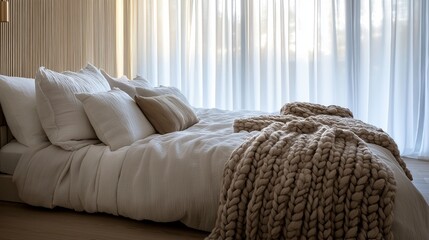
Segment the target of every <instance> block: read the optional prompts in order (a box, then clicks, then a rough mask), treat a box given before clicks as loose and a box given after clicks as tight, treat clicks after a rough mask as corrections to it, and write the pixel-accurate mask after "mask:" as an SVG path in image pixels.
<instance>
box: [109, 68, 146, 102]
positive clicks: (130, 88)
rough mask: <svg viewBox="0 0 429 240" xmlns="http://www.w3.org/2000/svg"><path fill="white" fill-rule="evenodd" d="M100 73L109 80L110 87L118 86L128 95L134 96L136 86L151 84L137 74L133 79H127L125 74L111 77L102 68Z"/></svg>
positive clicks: (144, 86)
mask: <svg viewBox="0 0 429 240" xmlns="http://www.w3.org/2000/svg"><path fill="white" fill-rule="evenodd" d="M101 74H103V76H104V77H105V78H106V80H107V82H109V85H110V87H111V88H112V89H113V88H115V87H116V88H119V89H121V90H122V91H124V92H126V93H127V94H128V95H129V96H130V97H132V98H133V97H134V96H135V95H136V87H143V88H152V87H153V86H152V85H151V84H150V83H149V81H147V80H146V79H144V78H143V77H140V76H137V77H136V78H134V80H129V79H128V78H127V77H126V76H122V77H120V78H114V77H111V76H110V75H109V74H107V73H106V72H105V71H104V70H103V69H101Z"/></svg>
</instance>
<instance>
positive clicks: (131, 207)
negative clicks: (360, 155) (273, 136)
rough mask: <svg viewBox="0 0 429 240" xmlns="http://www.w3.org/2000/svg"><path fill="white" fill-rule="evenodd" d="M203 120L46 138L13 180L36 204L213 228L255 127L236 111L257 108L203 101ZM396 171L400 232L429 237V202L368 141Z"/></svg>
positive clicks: (388, 157)
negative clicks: (109, 136)
mask: <svg viewBox="0 0 429 240" xmlns="http://www.w3.org/2000/svg"><path fill="white" fill-rule="evenodd" d="M197 115H198V117H199V118H200V122H199V123H198V124H196V125H194V126H193V127H191V128H189V129H187V130H185V131H181V132H175V133H171V134H166V135H152V136H150V137H148V138H145V139H142V140H139V141H137V142H135V143H134V144H132V145H131V146H127V147H123V148H121V149H119V150H116V151H113V152H112V151H110V149H109V147H107V146H105V145H101V144H100V145H91V146H87V147H84V148H81V149H79V150H77V151H73V152H70V151H65V150H62V149H61V148H58V147H56V146H53V145H49V144H46V145H43V146H40V147H38V148H34V149H32V150H30V151H28V152H27V153H26V154H24V155H23V156H22V158H21V160H20V162H19V164H18V166H17V168H16V170H15V174H14V181H15V182H16V184H17V187H18V191H19V194H20V197H21V199H22V200H23V201H24V202H26V203H28V204H31V205H35V206H43V207H47V208H53V207H55V206H61V207H66V208H71V209H74V210H77V211H86V212H105V213H110V214H114V215H121V216H125V217H129V218H132V219H137V220H142V219H148V220H153V221H157V222H171V221H181V222H183V223H184V224H186V225H187V226H189V227H192V228H196V229H200V230H205V231H210V230H211V229H212V228H213V227H214V224H215V221H216V213H217V206H218V197H219V196H218V195H219V192H220V187H221V184H222V175H223V168H224V164H225V162H226V161H227V160H228V158H229V156H230V154H231V152H232V151H233V150H234V149H235V148H236V147H237V146H238V145H240V144H241V143H242V142H243V141H244V140H245V139H247V138H248V137H250V136H252V135H253V134H257V133H256V132H254V133H247V132H241V133H233V129H232V122H233V120H234V119H236V118H242V117H245V116H252V115H259V113H256V112H228V111H221V110H217V109H210V110H208V109H199V110H197ZM370 148H371V150H372V151H373V153H375V154H377V155H378V156H379V157H380V159H381V160H382V161H384V162H385V163H386V164H388V166H389V167H390V168H391V169H392V170H393V171H394V174H395V179H396V182H397V195H396V202H395V209H394V214H395V220H394V224H393V233H394V235H395V238H396V239H429V237H428V236H429V208H428V205H427V203H426V202H425V200H424V199H423V197H422V196H421V194H420V193H419V192H418V191H417V189H416V188H415V187H414V186H413V184H412V183H411V182H410V181H409V180H408V179H407V178H406V176H405V174H404V173H403V172H402V170H401V168H400V167H399V165H398V164H397V163H396V161H395V160H394V158H393V156H392V155H391V154H390V152H388V151H387V150H386V149H384V148H381V147H378V146H375V145H370Z"/></svg>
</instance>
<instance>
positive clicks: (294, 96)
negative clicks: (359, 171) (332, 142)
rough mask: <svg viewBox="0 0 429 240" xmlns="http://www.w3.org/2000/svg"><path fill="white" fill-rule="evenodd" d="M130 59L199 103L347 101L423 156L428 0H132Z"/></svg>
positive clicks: (428, 152) (264, 106) (427, 116)
mask: <svg viewBox="0 0 429 240" xmlns="http://www.w3.org/2000/svg"><path fill="white" fill-rule="evenodd" d="M133 4H134V5H133V8H132V9H133V10H132V13H133V14H131V15H132V18H133V25H132V26H133V28H134V31H131V33H132V34H134V35H133V36H132V39H134V40H133V41H135V45H133V46H134V49H133V51H132V52H133V53H134V54H135V55H134V56H133V57H132V59H134V60H133V61H132V63H133V64H134V66H135V69H136V73H138V74H140V75H143V76H145V77H147V78H148V79H149V80H150V81H152V82H153V83H154V84H161V85H173V86H176V87H178V88H180V89H181V90H182V91H183V93H184V94H185V95H186V96H187V97H188V98H189V100H190V102H191V103H192V104H193V105H195V106H197V107H218V108H224V109H251V110H253V109H254V110H263V111H278V110H279V109H280V107H281V106H282V105H283V104H284V103H287V102H292V101H309V102H315V103H321V104H336V105H341V106H345V107H348V108H350V109H351V110H352V111H353V112H354V113H355V117H356V118H359V119H361V120H363V121H367V122H370V123H372V124H374V125H376V126H379V127H381V128H383V129H384V130H386V131H387V132H389V133H390V134H391V135H392V137H394V138H395V139H396V140H397V142H398V145H399V146H400V149H401V151H402V153H403V154H405V155H410V156H414V157H419V158H429V83H428V79H429V67H428V56H429V43H428V42H429V37H428V34H429V17H428V13H429V4H428V3H427V1H425V0H414V1H413V0H384V1H383V0H365V1H363V0H362V1H358V0H355V1H346V0H338V1H333V0H331V1H327V0H324V1H322V0H312V1H310V0H304V1H302V0H300V1H297V0H295V1H292V0H291V1H286V0H285V1H281V0H264V1H256V0H249V1H247V0H217V1H212V0H200V1H198V0H196V1H191V0H189V1H183V0H145V1H134V2H133Z"/></svg>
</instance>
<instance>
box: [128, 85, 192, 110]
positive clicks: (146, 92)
mask: <svg viewBox="0 0 429 240" xmlns="http://www.w3.org/2000/svg"><path fill="white" fill-rule="evenodd" d="M136 91H137V95H139V96H142V97H155V96H161V95H167V94H172V95H174V96H176V97H178V98H179V99H180V100H182V102H184V103H186V104H187V105H188V106H191V105H190V104H189V102H188V99H186V97H185V96H184V95H183V94H182V92H180V90H179V89H178V88H175V87H165V86H160V87H155V88H141V87H138V88H136Z"/></svg>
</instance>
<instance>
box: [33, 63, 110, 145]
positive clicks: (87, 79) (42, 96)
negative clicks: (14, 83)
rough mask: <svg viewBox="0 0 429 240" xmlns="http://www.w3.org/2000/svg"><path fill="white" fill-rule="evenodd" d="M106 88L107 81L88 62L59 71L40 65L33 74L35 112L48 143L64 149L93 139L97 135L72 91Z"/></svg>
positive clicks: (91, 141)
mask: <svg viewBox="0 0 429 240" xmlns="http://www.w3.org/2000/svg"><path fill="white" fill-rule="evenodd" d="M109 90H110V86H109V83H108V82H107V81H106V79H105V78H104V77H103V75H101V73H100V71H99V70H98V69H97V68H96V67H94V66H92V65H90V64H88V66H86V67H85V68H83V69H81V70H80V71H79V72H63V73H57V72H54V71H51V70H49V69H46V68H44V67H41V68H40V69H39V71H38V72H37V74H36V99H37V112H38V113H39V118H40V121H41V122H42V126H43V129H44V130H45V132H46V135H48V138H49V140H50V141H51V143H52V144H54V145H57V146H60V147H62V148H63V149H65V150H75V149H79V148H81V147H83V146H86V145H89V144H94V143H97V142H98V139H97V135H96V134H95V132H94V129H93V128H92V126H91V123H90V122H89V120H88V117H87V116H86V114H85V111H84V109H83V106H82V103H81V102H80V101H79V100H78V99H77V98H76V96H75V94H77V93H85V92H86V93H97V92H107V91H109Z"/></svg>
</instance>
